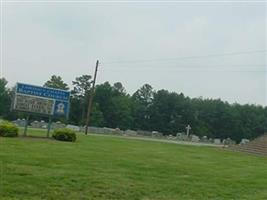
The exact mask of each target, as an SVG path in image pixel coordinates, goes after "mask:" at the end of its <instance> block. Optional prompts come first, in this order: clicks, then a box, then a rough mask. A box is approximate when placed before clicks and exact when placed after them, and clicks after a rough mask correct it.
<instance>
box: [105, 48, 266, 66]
mask: <svg viewBox="0 0 267 200" xmlns="http://www.w3.org/2000/svg"><path fill="white" fill-rule="evenodd" d="M265 52H267V50H266V49H262V50H255V51H242V52H231V53H224V54H209V55H201V56H185V57H177V58H160V59H144V60H141V59H140V60H118V61H110V62H103V63H102V65H112V64H135V63H148V62H166V61H177V60H184V59H198V58H211V57H224V56H236V55H246V54H256V53H265Z"/></svg>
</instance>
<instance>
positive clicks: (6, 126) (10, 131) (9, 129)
mask: <svg viewBox="0 0 267 200" xmlns="http://www.w3.org/2000/svg"><path fill="white" fill-rule="evenodd" d="M18 133H19V129H18V127H17V126H16V125H14V124H12V123H10V122H7V121H1V122H0V136H3V137H17V136H18Z"/></svg>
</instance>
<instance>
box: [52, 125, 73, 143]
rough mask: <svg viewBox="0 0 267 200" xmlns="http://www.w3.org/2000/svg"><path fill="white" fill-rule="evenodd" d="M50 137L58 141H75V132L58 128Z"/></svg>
mask: <svg viewBox="0 0 267 200" xmlns="http://www.w3.org/2000/svg"><path fill="white" fill-rule="evenodd" d="M52 137H53V138H54V139H56V140H60V141H67V142H75V141H76V133H75V131H73V130H71V129H68V128H59V129H56V130H54V132H53V135H52Z"/></svg>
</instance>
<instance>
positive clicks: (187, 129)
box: [185, 124, 192, 137]
mask: <svg viewBox="0 0 267 200" xmlns="http://www.w3.org/2000/svg"><path fill="white" fill-rule="evenodd" d="M185 129H186V135H187V137H189V135H190V130H191V129H192V128H191V126H190V125H189V124H188V125H187V127H185Z"/></svg>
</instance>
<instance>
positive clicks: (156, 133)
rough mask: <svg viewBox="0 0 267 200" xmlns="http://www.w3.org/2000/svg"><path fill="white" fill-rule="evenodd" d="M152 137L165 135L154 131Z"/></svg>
mask: <svg viewBox="0 0 267 200" xmlns="http://www.w3.org/2000/svg"><path fill="white" fill-rule="evenodd" d="M152 137H163V134H162V133H160V132H158V131H152Z"/></svg>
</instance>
